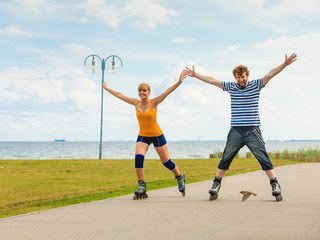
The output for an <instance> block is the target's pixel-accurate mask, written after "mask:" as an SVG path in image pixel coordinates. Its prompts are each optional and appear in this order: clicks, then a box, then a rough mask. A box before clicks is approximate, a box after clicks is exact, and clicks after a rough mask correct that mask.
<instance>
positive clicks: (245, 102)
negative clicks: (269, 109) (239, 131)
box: [222, 78, 263, 127]
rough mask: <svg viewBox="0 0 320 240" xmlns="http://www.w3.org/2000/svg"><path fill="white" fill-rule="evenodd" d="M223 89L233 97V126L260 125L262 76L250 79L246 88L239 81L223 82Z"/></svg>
mask: <svg viewBox="0 0 320 240" xmlns="http://www.w3.org/2000/svg"><path fill="white" fill-rule="evenodd" d="M222 86H223V90H224V91H227V92H229V94H230V97H231V126H232V127H240V126H260V118H259V97H260V90H261V89H262V88H263V84H262V78H260V79H258V80H252V81H248V85H247V86H246V87H245V88H241V87H240V86H239V84H238V83H237V82H222Z"/></svg>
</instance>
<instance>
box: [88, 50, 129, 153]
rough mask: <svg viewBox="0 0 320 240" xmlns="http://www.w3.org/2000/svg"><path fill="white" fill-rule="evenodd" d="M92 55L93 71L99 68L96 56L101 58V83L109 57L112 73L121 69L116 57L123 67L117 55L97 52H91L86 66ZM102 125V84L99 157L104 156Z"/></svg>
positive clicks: (109, 68)
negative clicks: (105, 55) (104, 56)
mask: <svg viewBox="0 0 320 240" xmlns="http://www.w3.org/2000/svg"><path fill="white" fill-rule="evenodd" d="M90 57H92V60H91V64H90V71H91V73H93V74H94V73H95V72H96V68H98V64H97V62H96V60H95V57H96V58H98V59H99V60H100V63H101V72H102V79H101V84H103V82H104V70H105V69H106V62H107V60H108V59H109V58H112V61H111V62H110V64H109V65H108V71H109V72H110V73H112V74H115V73H117V71H118V69H119V65H118V64H117V63H116V61H115V60H116V59H118V60H119V62H120V64H121V65H120V66H121V67H122V65H123V64H122V60H121V59H120V58H119V57H118V56H116V55H110V56H108V57H107V58H101V57H99V56H98V55H95V54H91V55H89V56H88V57H87V58H86V59H85V60H84V66H85V65H86V62H87V59H88V58H90ZM102 126H103V87H102V85H101V120H100V145H99V159H101V157H102Z"/></svg>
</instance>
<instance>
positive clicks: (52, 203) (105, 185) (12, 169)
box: [0, 158, 301, 218]
mask: <svg viewBox="0 0 320 240" xmlns="http://www.w3.org/2000/svg"><path fill="white" fill-rule="evenodd" d="M219 160H220V159H174V162H175V163H176V164H177V165H178V166H179V168H180V170H181V172H182V173H184V174H186V177H187V183H192V182H199V181H203V180H209V179H212V178H213V177H214V173H215V170H216V168H217V165H218V163H219ZM272 162H273V164H274V166H275V167H277V166H281V165H287V164H296V163H301V161H297V160H283V159H280V160H273V161H272ZM0 166H1V168H0V218H3V217H9V216H14V215H19V214H24V213H30V212H35V211H42V210H45V209H51V208H56V207H62V206H67V205H72V204H77V203H83V202H90V201H94V200H100V199H106V198H112V197H116V196H121V195H126V194H132V193H133V192H134V191H135V190H136V188H137V179H136V175H135V171H134V160H86V159H83V160H1V161H0ZM144 166H145V172H146V173H145V177H146V181H147V184H148V190H149V191H150V190H154V189H160V188H165V187H170V186H175V185H176V184H177V183H176V180H175V179H174V178H173V175H172V173H171V172H170V171H168V170H167V169H166V168H164V167H163V166H162V164H161V162H160V160H150V159H147V160H146V161H145V164H144ZM260 169H261V168H260V165H259V163H258V162H257V160H256V159H243V158H242V159H235V160H234V161H233V163H232V165H231V167H230V170H229V171H228V172H227V175H235V174H241V173H246V172H251V171H257V170H260Z"/></svg>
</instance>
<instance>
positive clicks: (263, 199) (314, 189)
mask: <svg viewBox="0 0 320 240" xmlns="http://www.w3.org/2000/svg"><path fill="white" fill-rule="evenodd" d="M275 170H276V174H277V177H278V180H279V183H280V185H281V188H282V192H283V198H284V199H283V201H282V202H276V201H275V198H274V197H273V196H272V195H271V187H270V185H269V182H268V179H267V177H266V175H265V174H264V172H263V171H258V172H251V173H246V174H242V175H237V176H230V177H225V178H224V179H223V182H222V187H221V190H220V193H219V198H218V199H217V200H215V201H209V194H208V190H209V188H210V187H211V185H212V181H204V182H200V183H193V184H188V185H187V186H186V196H185V197H184V198H183V197H182V196H181V194H180V193H179V192H178V190H177V187H174V188H167V189H162V190H156V191H149V192H148V195H149V198H148V199H146V200H139V201H137V200H136V201H133V200H132V195H127V196H123V197H117V198H113V199H106V200H101V201H96V202H91V203H85V204H79V205H74V206H69V207H63V208H58V209H53V210H48V211H43V212H41V213H32V214H26V215H21V216H16V217H11V218H5V219H0V239H2V240H15V239H19V240H29V239H30V240H31V239H32V240H37V239H41V240H43V239H45V240H51V239H54V240H56V239H67V240H79V239H139V240H141V239H184V240H185V239H228V240H230V239H237V240H238V239H239V240H241V239H246V240H248V239H255V240H256V239H290V240H294V239H299V240H301V239H307V240H310V239H312V240H313V239H318V240H319V239H320V184H319V183H320V163H304V164H295V165H288V166H282V167H278V168H276V169H275ZM187 174H188V173H186V175H187ZM186 177H187V179H188V176H186ZM241 190H249V191H253V192H255V193H257V194H258V196H255V197H254V196H251V197H250V198H249V199H248V200H247V201H245V202H241V199H242V195H241V194H239V192H240V191H241Z"/></svg>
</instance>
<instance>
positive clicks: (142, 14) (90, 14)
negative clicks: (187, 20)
mask: <svg viewBox="0 0 320 240" xmlns="http://www.w3.org/2000/svg"><path fill="white" fill-rule="evenodd" d="M6 4H7V5H9V6H10V7H11V8H12V9H14V11H17V12H19V11H21V10H23V12H21V14H25V15H31V16H32V18H36V17H47V16H54V15H56V14H59V16H60V17H61V19H63V20H64V21H67V22H70V21H78V22H81V23H103V24H107V25H109V26H111V27H114V28H117V27H118V26H119V25H120V24H122V23H123V22H124V21H128V22H134V23H135V24H136V25H141V26H143V27H147V28H150V29H155V28H156V27H157V26H158V25H162V24H171V23H174V22H176V21H175V20H174V18H175V17H177V16H178V15H179V13H178V12H177V11H174V10H170V9H167V8H166V7H164V6H162V5H161V4H160V3H158V1H157V0H127V1H103V0H82V1H76V2H75V1H67V2H64V3H56V1H51V0H46V1H43V0H28V1H21V0H14V1H12V2H11V3H6ZM18 6H19V7H18Z"/></svg>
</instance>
